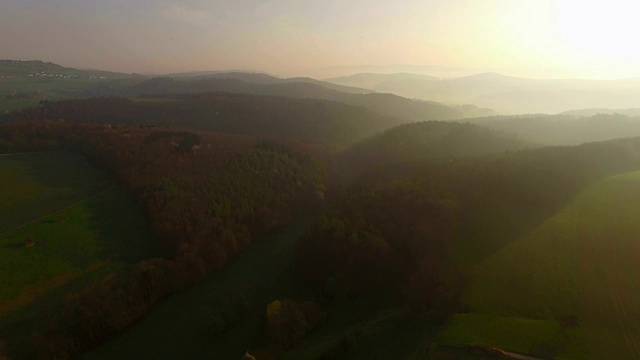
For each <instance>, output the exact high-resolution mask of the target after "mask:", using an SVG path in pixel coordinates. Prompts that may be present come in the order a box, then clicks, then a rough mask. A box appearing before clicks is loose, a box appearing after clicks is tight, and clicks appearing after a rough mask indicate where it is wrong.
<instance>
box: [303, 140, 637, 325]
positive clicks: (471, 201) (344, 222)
mask: <svg viewBox="0 0 640 360" xmlns="http://www.w3.org/2000/svg"><path fill="white" fill-rule="evenodd" d="M638 169H640V139H627V140H617V141H610V142H604V143H592V144H586V145H582V146H577V147H549V148H542V149H535V150H526V151H518V152H511V153H507V154H502V155H494V156H487V157H484V158H475V159H469V158H463V159H455V160H448V159H440V160H434V159H432V160H423V161H419V162H410V163H395V164H392V165H388V166H385V167H381V168H377V169H375V170H372V171H370V172H368V173H365V174H363V175H362V176H361V177H360V178H359V179H358V181H356V182H354V185H352V186H350V187H348V188H346V189H345V190H344V194H343V196H342V197H340V198H339V199H338V200H336V201H335V202H334V203H332V204H331V205H329V210H328V211H327V213H326V215H325V216H324V217H323V218H322V219H320V220H319V221H317V222H316V223H315V224H314V225H313V226H312V227H311V228H310V230H309V231H308V232H307V234H306V235H305V236H304V237H303V238H301V239H300V241H299V242H298V244H297V249H296V273H297V274H298V276H299V280H300V283H301V284H313V287H314V288H315V289H318V290H319V291H322V292H324V293H325V294H326V295H327V296H329V297H330V298H335V297H340V296H355V297H361V296H371V295H372V294H381V293H382V294H396V295H397V296H398V298H400V299H403V303H404V304H405V305H408V306H409V307H410V308H413V309H416V310H418V311H429V310H430V311H431V312H432V313H434V314H435V315H437V316H438V317H440V318H442V317H446V316H447V315H449V314H451V313H453V312H455V311H458V310H460V309H459V308H457V306H459V304H460V302H459V296H460V294H461V293H462V291H463V290H464V286H465V278H466V274H465V272H466V271H467V270H466V269H468V268H470V267H472V266H473V264H475V263H477V262H479V261H481V260H482V259H483V257H484V256H488V255H490V254H491V253H492V252H494V251H495V250H496V249H498V248H500V247H502V246H504V245H505V244H507V243H508V242H510V241H513V240H514V239H516V238H517V237H518V236H519V235H521V234H523V233H525V232H526V231H527V230H529V229H531V228H533V227H534V226H536V225H537V224H539V223H540V222H542V221H543V220H544V219H546V218H548V217H549V216H551V215H553V214H554V213H555V212H556V211H558V210H559V209H560V208H561V207H562V206H563V205H564V204H565V203H566V202H567V201H569V200H570V199H571V198H572V197H573V196H574V195H575V194H576V193H577V192H578V191H580V190H581V189H582V188H584V187H586V186H587V185H588V184H590V183H591V182H593V181H595V180H596V179H599V178H602V177H605V176H608V175H611V174H616V173H620V172H625V171H632V170H638Z"/></svg>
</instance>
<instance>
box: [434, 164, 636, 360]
mask: <svg viewBox="0 0 640 360" xmlns="http://www.w3.org/2000/svg"><path fill="white" fill-rule="evenodd" d="M639 200H640V173H630V174H623V175H618V176H614V177H611V178H608V179H606V180H603V181H600V182H598V183H596V184H594V185H592V186H591V187H589V188H588V189H586V190H585V191H584V192H583V193H581V194H580V195H579V196H578V197H577V198H576V199H575V200H574V201H573V202H572V203H571V204H569V205H568V206H567V207H566V208H565V209H564V210H563V211H561V212H560V213H559V214H558V215H556V216H554V217H553V218H551V219H549V220H548V221H547V222H546V223H544V224H543V225H541V226H540V227H539V228H537V229H535V230H534V231H532V232H530V233H529V234H527V235H525V236H524V237H522V238H521V239H519V240H518V241H516V242H514V243H512V244H510V245H508V246H507V247H505V248H503V249H502V250H500V251H498V252H497V253H495V254H494V255H493V256H491V257H490V258H488V259H487V260H486V261H484V262H483V263H482V264H480V266H479V267H478V269H477V273H476V274H475V279H474V283H473V285H472V287H471V290H470V291H469V294H468V297H467V302H468V305H469V307H470V309H471V313H469V314H461V315H458V316H457V317H456V318H455V319H454V321H453V323H452V326H451V327H450V328H449V329H448V330H447V331H446V332H445V333H444V334H443V339H444V340H445V342H447V343H450V344H463V343H479V344H486V345H496V346H501V347H504V348H506V349H509V350H513V351H517V352H522V353H534V354H536V353H537V354H539V355H544V354H545V353H546V354H549V355H557V356H558V357H559V358H576V359H578V358H585V357H586V356H590V357H592V358H596V359H603V358H608V359H616V358H618V359H629V358H635V357H640V326H638V325H637V324H638V323H639V322H640V278H638V271H637V270H638V269H637V263H638V259H639V258H640V223H638V222H637V219H636V217H637V214H638V213H639V212H640V201H639ZM570 317H575V318H577V322H578V325H577V326H563V324H562V323H563V322H565V325H566V322H567V321H566V320H563V319H569V318H570Z"/></svg>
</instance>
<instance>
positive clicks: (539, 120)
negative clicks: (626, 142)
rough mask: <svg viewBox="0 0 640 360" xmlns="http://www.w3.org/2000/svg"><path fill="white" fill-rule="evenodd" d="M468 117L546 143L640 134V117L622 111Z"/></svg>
mask: <svg viewBox="0 0 640 360" xmlns="http://www.w3.org/2000/svg"><path fill="white" fill-rule="evenodd" d="M467 121H469V122H472V123H476V124H481V125H484V126H486V127H488V128H491V129H495V130H499V131H505V132H509V133H513V134H516V135H518V136H519V137H520V138H522V139H524V140H526V141H530V142H533V143H537V144H543V145H578V144H582V143H585V142H593V141H606V140H612V139H619V138H627V137H634V136H640V117H629V116H626V115H621V114H612V115H608V114H599V115H593V116H587V117H577V116H571V115H526V116H525V115H523V116H496V117H486V118H478V119H468V120H467Z"/></svg>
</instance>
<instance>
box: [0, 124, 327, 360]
mask: <svg viewBox="0 0 640 360" xmlns="http://www.w3.org/2000/svg"><path fill="white" fill-rule="evenodd" d="M0 138H1V139H2V140H1V141H0V150H1V151H2V152H7V151H10V152H20V151H33V150H51V149H69V150H73V151H78V152H81V153H82V154H85V155H86V156H88V157H89V158H90V159H91V160H92V161H93V162H94V163H95V164H96V165H98V166H100V167H102V168H104V169H107V170H108V171H109V172H111V173H112V174H113V176H114V177H115V178H116V179H117V180H118V181H119V182H121V183H122V184H123V185H124V186H125V187H126V188H127V189H128V190H129V191H130V193H131V194H132V195H133V196H134V197H135V198H136V199H137V201H138V202H139V203H140V204H141V205H142V206H143V207H144V209H145V211H146V214H147V216H148V219H149V222H150V226H151V228H152V230H153V232H154V233H155V235H156V237H157V240H158V241H159V242H160V244H161V245H162V247H163V248H164V249H166V251H167V252H168V254H170V255H169V257H168V258H166V259H150V260H146V261H143V262H141V263H139V264H137V265H135V266H133V267H132V268H131V269H130V270H129V271H127V272H126V273H122V274H113V275H111V276H107V277H106V278H104V279H103V280H101V281H98V282H96V283H95V284H93V285H91V286H89V287H87V288H85V289H83V290H81V291H78V292H76V293H73V294H70V295H69V296H68V297H67V298H66V300H65V301H64V302H63V303H62V304H52V305H49V306H48V308H49V310H48V311H50V312H48V314H52V315H50V316H49V317H48V318H47V320H46V322H45V323H42V325H41V327H40V328H38V329H34V331H35V330H37V332H36V333H34V337H33V342H29V343H28V344H25V343H23V345H22V347H19V346H18V345H17V344H14V343H10V344H9V346H10V349H11V350H12V352H13V353H16V354H22V355H20V356H19V357H22V356H25V354H32V353H31V352H30V351H37V352H38V353H39V354H40V356H41V357H42V358H53V357H58V358H66V357H68V356H76V355H77V354H78V353H79V352H81V351H84V350H87V349H89V348H92V347H94V346H96V345H98V344H100V343H101V342H102V341H103V340H104V339H106V338H108V337H111V336H113V335H114V334H116V333H117V332H119V331H122V330H123V329H124V328H126V327H128V326H129V325H131V324H132V323H133V322H134V321H136V320H137V319H138V318H139V317H140V316H142V315H144V314H145V313H146V312H147V311H148V309H149V308H150V307H151V306H152V305H153V304H155V303H156V302H157V301H159V300H160V299H162V298H164V297H166V296H167V295H169V294H171V293H174V292H176V291H179V290H181V289H184V288H186V287H188V286H190V284H194V283H196V282H198V281H200V280H202V279H203V278H204V277H205V276H207V275H208V274H210V273H212V272H214V271H216V270H218V269H220V268H222V267H223V266H224V265H225V264H226V263H227V261H229V259H231V258H232V257H233V256H234V255H236V254H237V253H238V252H240V251H242V250H243V249H246V248H247V247H248V246H250V244H251V242H252V241H253V240H254V239H255V238H256V237H258V236H260V235H262V234H265V233H266V232H268V231H270V230H272V229H274V228H276V227H278V226H281V225H283V224H286V223H288V222H289V221H291V219H292V218H293V216H294V215H296V214H300V213H305V212H308V211H312V210H313V209H316V208H318V207H319V206H320V205H321V204H322V202H323V198H324V182H325V176H326V170H325V168H324V165H323V162H322V160H321V159H320V158H318V157H317V156H316V155H314V154H313V152H310V151H309V150H308V149H306V148H304V147H302V146H300V145H297V144H295V143H293V142H291V141H287V140H278V139H275V138H265V137H242V136H233V135H224V134H213V133H198V132H186V131H174V130H169V129H154V128H141V127H137V126H135V127H134V126H112V125H101V124H74V123H71V122H60V121H57V122H47V121H39V122H20V123H16V124H10V125H5V126H3V127H2V132H1V133H0ZM44 315H45V314H43V315H42V316H44ZM42 316H41V317H40V319H41V320H40V321H44V320H45V318H44V317H42ZM51 316H52V317H51ZM16 347H17V348H16ZM25 347H26V348H25ZM27 349H31V350H30V351H28V350H27ZM25 351H26V353H25Z"/></svg>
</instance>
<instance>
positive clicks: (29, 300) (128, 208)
mask: <svg viewBox="0 0 640 360" xmlns="http://www.w3.org/2000/svg"><path fill="white" fill-rule="evenodd" d="M145 223H146V222H145V218H144V215H143V213H142V211H141V210H140V209H139V208H138V207H137V206H135V204H134V203H133V201H132V200H131V199H130V198H129V197H128V196H127V194H125V193H124V191H122V190H121V189H119V188H118V187H117V186H116V185H114V184H113V183H112V182H111V180H110V179H109V177H108V176H107V175H106V174H104V173H102V172H100V171H98V170H96V169H95V168H94V167H92V166H91V165H90V164H89V163H88V162H87V160H86V159H85V158H84V157H82V156H81V155H78V154H74V153H69V152H35V153H25V154H6V155H0V283H1V284H2V286H1V287H0V319H1V320H2V321H0V338H2V339H6V340H9V339H11V338H13V337H20V336H21V337H25V336H28V335H26V334H28V332H29V331H31V332H32V331H33V330H34V329H28V327H29V326H26V327H25V326H22V327H21V328H20V329H19V330H20V331H15V330H16V329H15V328H12V326H13V324H17V323H20V324H25V319H29V318H30V317H32V316H33V315H35V312H36V311H37V310H38V309H40V308H43V307H46V303H47V302H48V301H52V300H53V298H54V297H55V296H56V294H57V293H58V292H60V293H63V292H64V291H63V289H66V290H69V289H70V288H73V287H74V286H78V284H80V283H86V282H88V281H92V279H95V278H97V277H99V276H102V275H104V274H106V273H108V272H113V271H118V270H119V269H122V268H123V266H127V264H131V263H134V262H137V261H140V260H142V259H145V258H148V257H151V256H157V255H158V254H159V252H158V249H157V248H156V247H155V246H154V243H153V239H152V237H151V236H150V234H149V232H148V231H147V228H146V225H145ZM26 323H29V321H26ZM8 350H9V351H11V352H14V351H12V350H14V349H8ZM18 353H19V352H18Z"/></svg>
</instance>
